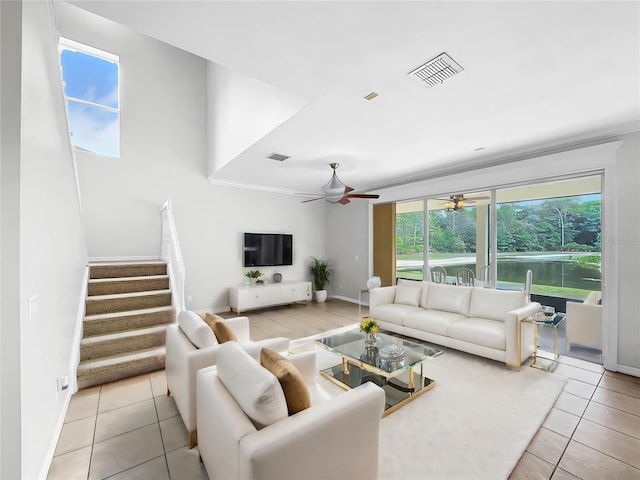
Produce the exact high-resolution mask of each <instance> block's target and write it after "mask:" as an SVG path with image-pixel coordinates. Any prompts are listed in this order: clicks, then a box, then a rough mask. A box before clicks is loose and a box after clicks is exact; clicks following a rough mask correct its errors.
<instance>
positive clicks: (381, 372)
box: [316, 328, 442, 416]
mask: <svg viewBox="0 0 640 480" xmlns="http://www.w3.org/2000/svg"><path fill="white" fill-rule="evenodd" d="M364 337H365V335H364V333H363V332H361V331H360V329H359V328H356V329H353V330H349V331H347V332H343V333H338V334H334V335H328V336H326V337H324V338H320V339H318V340H316V342H317V343H319V344H320V345H322V346H323V347H325V348H326V349H328V350H329V351H331V352H332V353H334V354H336V355H337V356H338V357H340V358H341V363H340V364H338V365H335V366H333V367H329V368H326V369H324V370H321V371H320V373H321V374H322V375H323V376H324V377H326V378H328V379H329V380H331V381H332V382H334V383H336V384H338V385H339V386H341V387H343V388H346V389H350V388H356V387H358V386H359V385H362V384H363V383H365V382H373V383H375V384H376V385H378V386H379V387H381V388H382V389H383V390H384V392H385V412H384V414H383V416H385V415H388V414H390V413H391V412H393V411H395V410H397V409H398V408H400V407H401V406H402V405H404V404H406V403H407V402H409V401H411V400H413V399H414V398H416V397H417V396H418V395H421V394H422V393H424V392H426V391H428V390H430V389H431V388H433V387H434V386H435V381H434V380H432V379H430V378H427V377H425V376H424V375H423V373H424V372H423V365H424V361H425V360H427V359H428V358H433V357H437V356H439V355H442V350H438V349H437V348H432V347H428V346H426V345H421V344H419V343H416V342H412V341H410V340H406V339H404V338H401V337H397V336H394V335H390V334H386V333H382V332H378V333H376V343H375V345H367V344H365V338H364ZM414 367H415V368H414ZM418 367H419V368H418ZM416 368H417V371H414V370H416Z"/></svg>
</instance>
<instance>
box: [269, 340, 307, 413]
mask: <svg viewBox="0 0 640 480" xmlns="http://www.w3.org/2000/svg"><path fill="white" fill-rule="evenodd" d="M260 364H261V365H262V366H263V367H264V368H266V369H267V370H269V371H270V372H271V373H273V374H274V375H275V377H276V378H277V379H278V381H279V382H280V386H281V387H282V391H283V392H284V398H285V399H286V400H287V409H288V410H289V415H293V414H295V413H298V412H301V411H302V410H304V409H306V408H309V407H310V406H311V396H310V395H309V389H308V388H307V384H306V383H304V379H303V378H302V375H301V374H300V372H299V371H298V369H297V368H296V367H295V366H294V365H293V363H291V362H290V361H289V360H287V359H286V358H284V357H283V356H282V355H280V354H279V353H278V352H276V351H274V350H271V349H270V348H264V347H263V348H262V350H261V352H260Z"/></svg>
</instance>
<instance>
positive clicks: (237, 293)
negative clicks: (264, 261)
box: [229, 282, 311, 314]
mask: <svg viewBox="0 0 640 480" xmlns="http://www.w3.org/2000/svg"><path fill="white" fill-rule="evenodd" d="M309 300H311V282H280V283H267V284H264V285H252V286H240V287H230V288H229V306H230V307H231V310H235V311H236V313H238V314H239V313H240V312H241V311H245V310H253V309H256V308H264V307H273V306H275V305H286V304H289V303H295V302H302V301H309Z"/></svg>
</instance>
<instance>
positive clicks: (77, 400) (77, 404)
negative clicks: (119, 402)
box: [64, 386, 100, 423]
mask: <svg viewBox="0 0 640 480" xmlns="http://www.w3.org/2000/svg"><path fill="white" fill-rule="evenodd" d="M99 399H100V386H97V387H91V388H85V389H83V390H79V391H78V392H76V393H75V394H73V396H72V397H71V401H70V402H69V408H68V409H67V416H66V417H65V419H64V421H65V423H66V422H73V421H75V420H80V419H82V418H87V417H93V416H95V415H96V414H97V413H98V400H99Z"/></svg>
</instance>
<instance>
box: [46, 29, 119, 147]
mask: <svg viewBox="0 0 640 480" xmlns="http://www.w3.org/2000/svg"><path fill="white" fill-rule="evenodd" d="M64 50H68V51H71V52H77V53H82V54H84V55H89V56H92V57H96V58H99V59H101V60H104V61H106V62H110V63H115V64H116V66H117V75H118V77H117V90H118V106H117V108H116V107H111V106H109V105H103V104H100V103H95V102H91V101H88V100H83V99H80V98H76V97H71V96H68V95H67V94H66V88H65V81H64V67H63V65H62V52H63V51H64ZM58 53H59V57H60V75H61V77H62V82H63V95H64V99H65V106H66V109H67V123H68V125H69V136H70V138H71V145H72V147H73V149H74V151H76V152H83V153H91V154H93V155H98V156H100V157H106V158H120V157H121V151H120V135H121V131H120V118H121V99H120V92H121V90H122V88H121V86H122V83H121V78H120V57H119V55H116V54H113V53H110V52H106V51H104V50H100V49H98V48H95V47H92V46H90V45H86V44H84V43H80V42H76V41H75V40H71V39H68V38H65V37H59V39H58ZM69 102H73V103H75V104H80V105H86V106H89V107H94V108H99V109H101V110H104V111H107V112H110V113H115V114H116V116H117V122H118V125H117V133H116V139H115V142H116V154H115V155H108V154H104V153H98V152H95V151H93V150H89V149H87V148H84V147H81V146H79V145H76V144H75V142H74V140H73V132H72V125H71V120H70V112H69Z"/></svg>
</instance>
